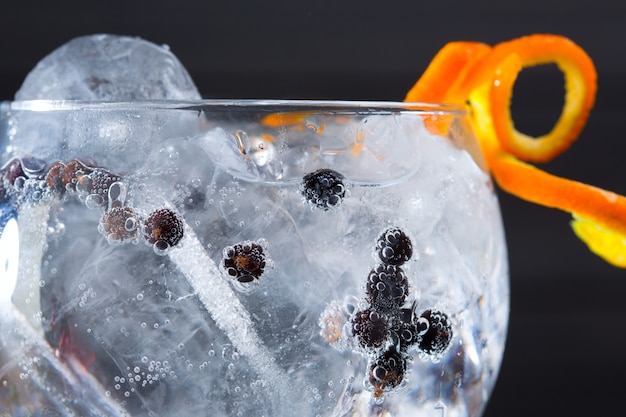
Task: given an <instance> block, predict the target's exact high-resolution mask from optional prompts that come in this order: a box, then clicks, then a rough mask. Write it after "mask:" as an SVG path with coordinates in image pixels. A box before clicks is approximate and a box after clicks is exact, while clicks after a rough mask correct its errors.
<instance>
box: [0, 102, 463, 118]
mask: <svg viewBox="0 0 626 417" xmlns="http://www.w3.org/2000/svg"><path fill="white" fill-rule="evenodd" d="M233 108H245V109H248V110H259V111H272V112H276V111H287V110H290V111H293V110H316V111H335V112H341V113H344V114H349V113H355V114H363V113H368V114H384V113H397V112H415V113H420V114H435V113H436V114H442V113H444V114H449V115H455V116H463V115H466V114H467V112H466V110H465V109H464V108H462V107H459V106H455V105H450V104H443V103H419V102H395V101H349V100H273V99H271V100H258V99H245V100H229V99H205V100H187V101H185V100H138V101H119V102H118V101H76V100H24V101H8V100H7V101H2V102H1V104H0V109H1V110H2V111H10V110H14V111H18V110H19V111H68V110H87V109H99V110H108V109H111V110H125V109H134V110H138V109H143V110H149V109H173V110H196V109H197V110H209V109H214V110H225V109H233Z"/></svg>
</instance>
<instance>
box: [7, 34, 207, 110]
mask: <svg viewBox="0 0 626 417" xmlns="http://www.w3.org/2000/svg"><path fill="white" fill-rule="evenodd" d="M199 98H200V94H199V93H198V90H197V89H196V86H195V85H194V83H193V81H192V79H191V77H190V76H189V74H188V73H187V71H186V70H185V68H184V67H183V65H182V64H181V63H180V61H179V60H178V59H177V58H176V57H175V56H174V55H173V54H172V53H171V52H170V50H169V48H168V47H166V46H158V45H155V44H153V43H151V42H148V41H145V40H142V39H139V38H135V37H127V36H117V35H108V34H98V35H90V36H83V37H79V38H75V39H72V40H71V41H69V42H67V43H66V44H64V45H62V46H61V47H59V48H57V49H56V50H54V51H53V52H52V53H50V54H49V55H48V56H46V57H45V58H43V59H42V60H41V61H39V63H38V64H37V65H36V66H35V68H33V70H32V71H31V72H30V73H29V74H28V76H27V77H26V79H25V80H24V83H23V84H22V86H21V87H20V89H19V90H18V92H17V93H16V94H15V99H16V100H35V99H46V100H104V101H132V100H185V99H199Z"/></svg>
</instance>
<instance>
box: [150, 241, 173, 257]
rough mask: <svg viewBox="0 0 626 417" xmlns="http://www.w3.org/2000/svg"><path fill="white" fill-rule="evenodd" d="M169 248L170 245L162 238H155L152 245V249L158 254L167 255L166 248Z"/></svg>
mask: <svg viewBox="0 0 626 417" xmlns="http://www.w3.org/2000/svg"><path fill="white" fill-rule="evenodd" d="M169 248H170V245H169V244H168V243H167V242H166V241H164V240H157V241H156V242H154V244H153V245H152V250H153V251H154V253H156V254H157V255H159V256H165V255H167V250H168V249H169Z"/></svg>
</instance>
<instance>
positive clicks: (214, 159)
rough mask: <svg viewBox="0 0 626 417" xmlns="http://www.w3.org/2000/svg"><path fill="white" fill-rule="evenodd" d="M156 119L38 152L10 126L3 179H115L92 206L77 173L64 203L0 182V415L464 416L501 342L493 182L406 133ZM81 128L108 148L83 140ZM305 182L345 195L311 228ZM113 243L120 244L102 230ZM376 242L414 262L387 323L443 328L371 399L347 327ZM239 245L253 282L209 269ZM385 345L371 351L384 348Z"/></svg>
mask: <svg viewBox="0 0 626 417" xmlns="http://www.w3.org/2000/svg"><path fill="white" fill-rule="evenodd" d="M87 113H88V115H87V116H85V115H81V114H78V115H77V114H76V113H73V114H72V117H74V119H75V118H77V117H89V112H87ZM171 113H172V112H171V111H170V112H164V113H163V114H158V112H152V113H150V114H147V115H144V114H141V117H138V118H137V120H134V121H133V122H132V124H130V123H126V124H124V123H121V122H120V120H128V118H131V116H128V114H126V113H124V117H123V118H122V119H120V116H119V115H115V120H116V121H118V123H117V124H113V123H111V122H110V120H108V121H106V120H105V121H106V122H107V124H106V125H105V124H104V122H102V123H100V122H99V123H100V128H99V129H96V127H94V126H95V123H94V120H96V119H89V120H88V123H85V122H84V121H83V122H81V123H78V124H76V126H79V128H76V130H70V131H69V134H68V130H67V129H64V130H63V131H64V134H63V135H61V136H60V139H59V142H58V143H57V144H56V145H55V146H52V144H50V143H49V142H48V146H45V147H42V145H41V144H40V142H39V139H38V134H37V135H35V134H33V133H32V129H29V130H28V132H27V133H24V134H22V136H20V133H21V132H26V127H25V126H29V123H31V121H30V120H28V119H29V118H32V117H34V116H33V115H24V116H23V117H22V118H20V117H19V115H18V117H17V118H16V119H15V120H17V121H15V120H14V121H12V122H11V123H12V126H13V128H14V129H13V130H12V131H11V129H7V132H9V133H10V132H13V133H12V135H13V136H12V137H10V138H8V139H4V140H5V143H7V144H10V146H6V145H3V146H6V147H5V150H4V155H5V161H9V160H10V159H11V157H18V158H21V159H22V169H23V170H25V168H26V167H28V166H35V165H37V164H36V163H35V162H36V161H37V160H30V161H29V160H28V157H27V156H26V155H34V156H36V157H37V158H40V159H41V160H43V161H44V162H45V163H43V164H40V165H43V166H45V167H46V168H42V172H46V170H48V171H49V167H50V166H51V165H52V164H53V163H54V162H56V161H64V164H66V165H67V164H68V162H67V161H70V160H72V159H73V158H82V159H81V160H83V161H91V160H93V161H96V162H93V163H92V162H85V164H86V166H87V170H85V169H83V173H84V172H86V171H89V170H91V171H93V170H95V169H96V167H100V168H103V169H106V170H107V172H109V173H110V174H112V175H113V176H114V177H115V181H113V180H111V181H110V182H109V183H107V182H106V181H104V182H103V183H104V184H106V187H105V191H106V192H104V193H94V192H93V189H94V188H93V186H92V184H91V183H87V182H86V178H85V177H80V174H79V175H77V176H76V177H77V178H78V179H79V181H78V185H76V186H75V189H76V190H75V191H74V190H70V191H63V192H61V193H62V196H61V197H59V195H58V194H57V195H55V194H54V193H50V189H49V188H48V189H46V187H45V186H42V187H40V188H41V189H39V188H37V183H36V181H35V180H33V181H32V182H33V184H30V183H29V180H28V179H25V180H17V181H13V183H12V184H11V183H9V182H7V181H6V178H7V174H6V172H7V169H6V166H5V170H4V171H5V175H4V176H5V181H4V196H3V197H4V200H3V209H2V210H3V216H4V218H6V219H8V218H16V221H17V229H18V231H19V232H18V234H17V235H14V234H11V233H3V235H2V239H4V241H5V242H6V241H8V240H9V239H13V240H14V241H15V240H16V239H17V240H19V246H20V253H19V259H17V255H16V254H12V255H6V257H7V259H6V261H5V263H6V265H14V264H15V263H16V262H17V263H18V268H17V278H16V279H15V278H14V277H11V276H10V275H11V274H10V273H9V272H5V273H4V277H3V278H2V280H3V282H5V283H10V282H11V280H13V281H15V290H14V291H13V293H12V296H11V297H8V296H7V297H5V298H4V299H3V300H2V319H1V320H0V327H2V334H3V335H4V336H3V337H2V339H1V340H0V384H1V385H0V393H1V394H0V410H3V411H4V410H7V411H9V412H10V413H11V414H12V415H29V413H30V412H31V411H32V410H44V409H45V410H50V411H51V412H56V413H57V414H59V415H127V414H128V415H138V416H143V415H146V416H152V415H154V416H157V415H163V416H173V415H210V416H222V415H223V416H237V415H242V416H250V415H266V416H291V415H293V413H294V410H297V413H298V414H299V415H303V416H317V415H320V416H340V415H351V416H370V415H372V416H374V415H385V416H387V415H389V416H409V415H433V416H441V415H459V416H464V415H479V414H480V413H481V411H482V409H483V408H484V405H485V399H486V398H487V397H488V394H489V392H490V390H491V388H492V386H493V383H494V381H495V377H496V375H497V371H498V367H499V363H500V360H501V356H502V350H503V345H504V337H505V332H506V322H507V316H508V284H507V269H506V250H505V244H504V238H503V233H502V227H501V224H500V217H499V211H498V206H497V201H496V199H495V196H494V194H493V190H492V186H491V183H490V180H489V178H488V176H487V175H486V174H485V173H484V172H482V171H481V170H480V169H479V168H478V166H477V165H476V164H475V163H474V161H473V160H472V158H471V157H470V156H469V155H468V154H467V153H466V152H465V151H463V150H461V149H458V148H457V147H455V146H454V145H453V144H452V143H451V142H450V141H448V140H446V139H443V138H439V137H436V136H433V135H431V134H428V133H427V132H426V130H425V129H424V128H423V127H420V124H419V123H417V121H416V120H415V117H413V118H411V117H409V116H395V117H392V116H378V117H369V118H368V117H362V118H359V119H358V120H355V121H348V122H346V121H342V122H340V123H333V122H330V121H328V120H325V119H323V118H321V116H320V117H317V118H315V117H312V118H309V119H310V120H307V121H306V122H305V123H304V129H303V130H298V129H296V128H295V127H294V128H293V129H292V128H289V129H292V130H289V129H284V128H283V129H279V130H278V133H273V135H272V136H271V137H268V136H263V132H264V130H263V129H261V130H259V128H258V127H257V125H256V124H246V123H244V122H241V121H238V122H236V123H235V122H224V121H219V120H218V121H216V120H212V119H211V117H207V118H198V114H197V113H196V112H183V113H184V115H183V116H182V117H181V115H177V116H176V117H172V116H171ZM191 113H193V114H191ZM61 116H62V117H61ZM47 117H49V118H50V120H52V121H53V122H57V121H58V119H64V120H65V117H66V115H64V114H63V115H59V114H48V115H47ZM93 117H96V118H97V120H100V119H102V118H104V119H107V118H109V117H111V118H112V116H111V115H105V116H103V115H102V114H100V115H96V116H93ZM139 119H141V120H139ZM191 120H193V123H191V122H190V121H191ZM155 122H156V123H155ZM63 123H66V124H67V122H63ZM72 126H74V122H73V123H72ZM86 126H87V127H88V128H86ZM103 126H106V129H105V128H103ZM128 126H130V127H131V128H130V129H129V128H128ZM154 126H159V128H158V129H155V127H154ZM189 126H193V127H189ZM198 126H200V127H198ZM310 126H314V127H315V128H313V127H310ZM320 126H324V129H321V128H320ZM86 130H87V131H92V132H94V131H97V132H99V133H98V134H99V135H100V136H101V137H104V138H111V137H113V139H111V140H110V141H108V142H107V141H104V140H102V141H92V142H89V143H85V142H84V140H81V139H83V137H84V134H85V133H84V132H85V131H86ZM198 130H200V131H199V132H198ZM111 132H115V133H111ZM120 132H123V133H124V134H125V136H124V137H125V141H126V142H125V143H124V147H120V146H119V143H118V142H116V141H119V140H120V138H119V135H120ZM8 136H10V135H8ZM31 137H32V140H27V139H30V138H31ZM361 141H362V142H363V143H364V144H365V145H364V146H360V145H361ZM30 143H32V145H30ZM53 143H54V141H53ZM355 144H356V145H357V146H354V145H355ZM57 145H58V146H57ZM60 145H62V146H60ZM320 167H329V168H332V169H333V170H336V171H337V172H340V173H341V174H342V176H343V178H344V179H343V185H344V186H345V194H343V196H342V198H341V201H340V204H337V206H336V207H333V208H331V209H330V210H325V209H323V208H319V207H315V206H314V205H312V204H311V203H310V202H307V201H306V198H304V197H303V192H302V187H303V186H302V178H303V176H304V175H306V174H307V173H310V172H314V171H315V170H316V169H318V168H320ZM32 169H35V168H32ZM29 175H30V177H29ZM38 175H39V177H41V175H40V174H28V173H25V177H28V178H39V177H38ZM88 176H89V179H90V180H91V179H93V178H95V176H94V175H91V174H89V175H88ZM38 181H40V180H38ZM85 184H86V185H85ZM111 184H114V185H111ZM33 190H35V191H40V192H41V195H37V196H35V197H37V198H34V194H33V193H34V191H33ZM114 207H128V208H130V209H132V213H133V215H132V216H129V218H130V220H129V218H125V217H124V218H122V220H124V222H122V223H119V224H117V223H115V224H114V222H112V221H111V220H110V219H108V220H106V217H105V216H104V214H105V213H111V210H112V209H113V208H114ZM163 208H165V209H168V210H171V211H172V212H174V213H176V214H177V215H178V216H179V217H180V219H182V221H183V227H184V237H183V238H182V240H180V242H176V243H175V244H173V245H165V246H162V245H161V246H159V244H155V243H153V242H150V241H149V240H148V239H147V238H146V236H144V235H145V224H146V219H147V217H148V216H149V215H150V213H154V212H155V211H157V210H160V209H163ZM120 224H122V225H123V229H122V228H121V226H120ZM112 225H113V226H115V227H117V229H115V230H117V233H118V234H117V235H112V234H110V233H108V232H107V231H110V230H111V227H112ZM142 225H143V226H142ZM3 226H6V225H3ZM12 227H13V226H9V227H8V228H7V227H4V229H5V231H6V230H9V231H10V230H12V229H11V228H12ZM389 227H398V228H400V229H401V230H403V231H404V232H405V233H406V234H407V235H408V236H409V237H410V239H411V242H412V246H413V254H412V256H411V258H410V259H409V260H408V261H407V262H406V263H405V264H404V265H402V269H403V271H404V274H405V275H406V277H407V281H408V294H407V296H406V298H405V299H403V301H402V304H401V306H399V307H401V308H403V309H404V310H409V309H410V308H413V309H414V310H415V314H416V315H419V314H420V313H421V312H424V311H426V310H431V309H432V310H437V311H441V312H443V313H445V315H446V316H447V317H448V318H449V320H450V323H451V328H452V339H451V340H450V343H449V345H448V346H447V348H446V349H445V351H444V352H442V353H441V354H438V355H429V354H427V353H425V351H424V350H423V349H420V348H419V346H418V345H417V344H416V343H413V344H410V345H407V347H406V348H403V350H402V352H403V354H404V355H405V357H406V359H407V366H406V370H405V372H403V373H402V375H401V376H400V377H398V378H397V380H396V381H395V382H394V383H393V384H391V385H394V386H393V387H390V386H387V387H382V386H379V387H378V389H377V387H376V386H374V385H375V384H374V385H372V382H371V381H372V378H371V375H372V366H371V364H372V361H373V360H374V359H373V358H374V357H375V356H376V355H377V354H380V349H379V350H378V351H377V350H376V349H369V348H364V347H363V346H361V345H360V344H359V341H358V339H357V337H356V336H354V334H353V332H352V331H351V329H352V327H353V323H354V314H355V312H358V311H362V310H364V309H366V308H368V301H367V296H366V291H365V286H366V280H367V277H368V274H369V272H370V270H372V268H374V267H375V266H376V265H377V264H380V262H381V261H380V259H379V258H378V257H377V256H378V255H377V254H376V252H375V246H376V242H377V239H378V238H379V236H380V234H381V233H382V232H383V231H384V230H385V229H387V228H389ZM124 231H125V232H124ZM124 233H126V234H124ZM122 235H124V236H126V238H121V237H120V236H122ZM17 236H18V237H17ZM239 242H259V244H261V245H262V246H263V247H264V257H265V258H264V260H265V261H266V262H265V268H264V271H263V273H262V274H261V275H260V277H258V278H254V279H252V282H238V281H237V279H233V277H231V276H229V274H228V273H227V270H226V269H225V268H224V266H223V265H224V256H225V254H224V249H225V248H228V247H232V246H233V245H236V244H237V243H239ZM168 246H169V247H168ZM238 262H243V261H242V260H241V259H239V260H238ZM6 270H7V271H9V269H8V268H6ZM244 280H245V279H244ZM6 286H7V288H9V287H10V285H9V284H7V285H6ZM394 314H395V313H394ZM394 317H395V316H394ZM385 335H386V336H385V337H383V339H384V342H383V345H384V346H389V345H390V344H392V345H393V344H394V343H396V341H394V339H393V337H391V336H389V333H388V331H387V333H385ZM418 413H419V414H418ZM53 415H54V413H53Z"/></svg>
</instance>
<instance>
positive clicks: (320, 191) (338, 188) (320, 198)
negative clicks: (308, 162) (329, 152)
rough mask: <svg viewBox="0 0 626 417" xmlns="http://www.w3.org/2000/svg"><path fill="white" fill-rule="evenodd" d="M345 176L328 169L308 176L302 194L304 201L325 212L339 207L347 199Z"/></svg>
mask: <svg viewBox="0 0 626 417" xmlns="http://www.w3.org/2000/svg"><path fill="white" fill-rule="evenodd" d="M343 180H344V176H343V175H342V174H340V173H339V172H337V171H334V170H332V169H328V168H322V169H318V170H317V171H315V172H311V173H309V174H306V175H305V176H304V178H303V179H302V184H301V186H300V192H301V193H302V198H303V201H304V202H305V203H307V204H310V205H311V207H315V208H319V209H321V210H324V211H328V210H331V209H333V208H336V207H338V206H339V205H340V204H341V203H342V202H343V199H344V197H346V186H345V184H344V182H343Z"/></svg>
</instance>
